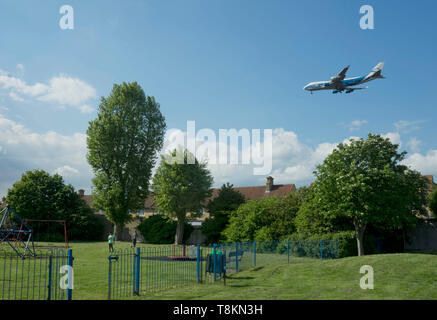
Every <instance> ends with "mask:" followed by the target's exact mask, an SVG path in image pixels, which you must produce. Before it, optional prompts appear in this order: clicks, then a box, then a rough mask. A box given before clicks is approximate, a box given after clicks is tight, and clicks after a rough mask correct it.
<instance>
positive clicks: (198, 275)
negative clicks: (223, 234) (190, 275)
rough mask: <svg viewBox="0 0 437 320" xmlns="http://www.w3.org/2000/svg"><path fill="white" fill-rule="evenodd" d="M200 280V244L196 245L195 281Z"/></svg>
mask: <svg viewBox="0 0 437 320" xmlns="http://www.w3.org/2000/svg"><path fill="white" fill-rule="evenodd" d="M199 282H200V244H198V245H197V283H199Z"/></svg>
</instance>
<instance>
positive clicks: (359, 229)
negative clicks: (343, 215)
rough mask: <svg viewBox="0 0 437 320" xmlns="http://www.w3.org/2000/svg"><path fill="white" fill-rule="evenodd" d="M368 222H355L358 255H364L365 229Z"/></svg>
mask: <svg viewBox="0 0 437 320" xmlns="http://www.w3.org/2000/svg"><path fill="white" fill-rule="evenodd" d="M365 230H366V224H362V223H355V234H356V237H357V248H358V256H364V231H365Z"/></svg>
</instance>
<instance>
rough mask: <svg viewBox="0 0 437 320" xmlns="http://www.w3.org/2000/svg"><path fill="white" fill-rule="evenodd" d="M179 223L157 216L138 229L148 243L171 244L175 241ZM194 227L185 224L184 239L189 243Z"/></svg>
mask: <svg viewBox="0 0 437 320" xmlns="http://www.w3.org/2000/svg"><path fill="white" fill-rule="evenodd" d="M176 227H177V222H176V221H173V220H169V219H168V218H166V217H165V216H163V215H160V214H157V215H153V216H150V217H149V218H146V219H144V220H143V221H142V222H141V223H140V224H139V225H138V227H137V229H138V231H139V232H140V233H141V235H142V236H143V237H144V240H146V241H147V242H148V243H153V244H171V243H174V241H175V235H176ZM193 230H194V227H193V226H192V225H191V224H189V223H187V222H185V225H184V239H183V241H184V242H185V241H187V240H188V238H189V237H190V234H191V232H193Z"/></svg>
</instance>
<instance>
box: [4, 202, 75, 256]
mask: <svg viewBox="0 0 437 320" xmlns="http://www.w3.org/2000/svg"><path fill="white" fill-rule="evenodd" d="M0 219H1V220H0V250H3V249H4V248H3V246H2V245H3V244H5V246H6V247H7V248H9V247H10V248H11V249H12V250H13V252H15V253H16V254H17V255H18V256H19V257H20V258H25V257H26V255H30V256H36V253H35V248H39V249H56V248H64V247H65V249H68V238H67V224H66V222H65V220H42V219H22V218H21V217H20V216H19V215H18V214H17V213H16V212H15V211H14V210H13V209H12V208H11V207H10V206H9V205H7V206H6V207H5V208H4V209H2V210H1V211H0ZM18 226H19V227H18ZM41 226H42V227H41ZM35 242H36V245H35ZM44 242H45V243H44Z"/></svg>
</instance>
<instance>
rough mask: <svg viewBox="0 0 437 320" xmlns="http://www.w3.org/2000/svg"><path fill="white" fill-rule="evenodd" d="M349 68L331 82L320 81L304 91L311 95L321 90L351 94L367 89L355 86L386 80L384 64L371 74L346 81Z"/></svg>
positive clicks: (379, 65) (308, 85)
mask: <svg viewBox="0 0 437 320" xmlns="http://www.w3.org/2000/svg"><path fill="white" fill-rule="evenodd" d="M349 67H350V66H347V67H346V68H344V69H343V70H341V72H340V73H339V74H338V75H336V76H335V77H332V78H331V80H330V81H318V82H311V83H309V84H307V85H306V86H305V87H304V90H307V91H310V92H311V94H312V93H313V91H319V90H334V91H333V92H332V93H339V92H343V91H345V92H346V93H351V92H353V91H355V90H363V89H367V87H361V88H353V87H354V86H357V85H360V84H363V83H366V82H369V81H372V80H375V79H385V78H384V77H383V76H382V74H381V72H382V68H384V62H380V63H378V64H377V65H376V66H375V68H373V69H372V72H370V73H369V74H368V75H366V76H361V77H355V78H348V79H345V77H346V72H347V71H348V69H349Z"/></svg>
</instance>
